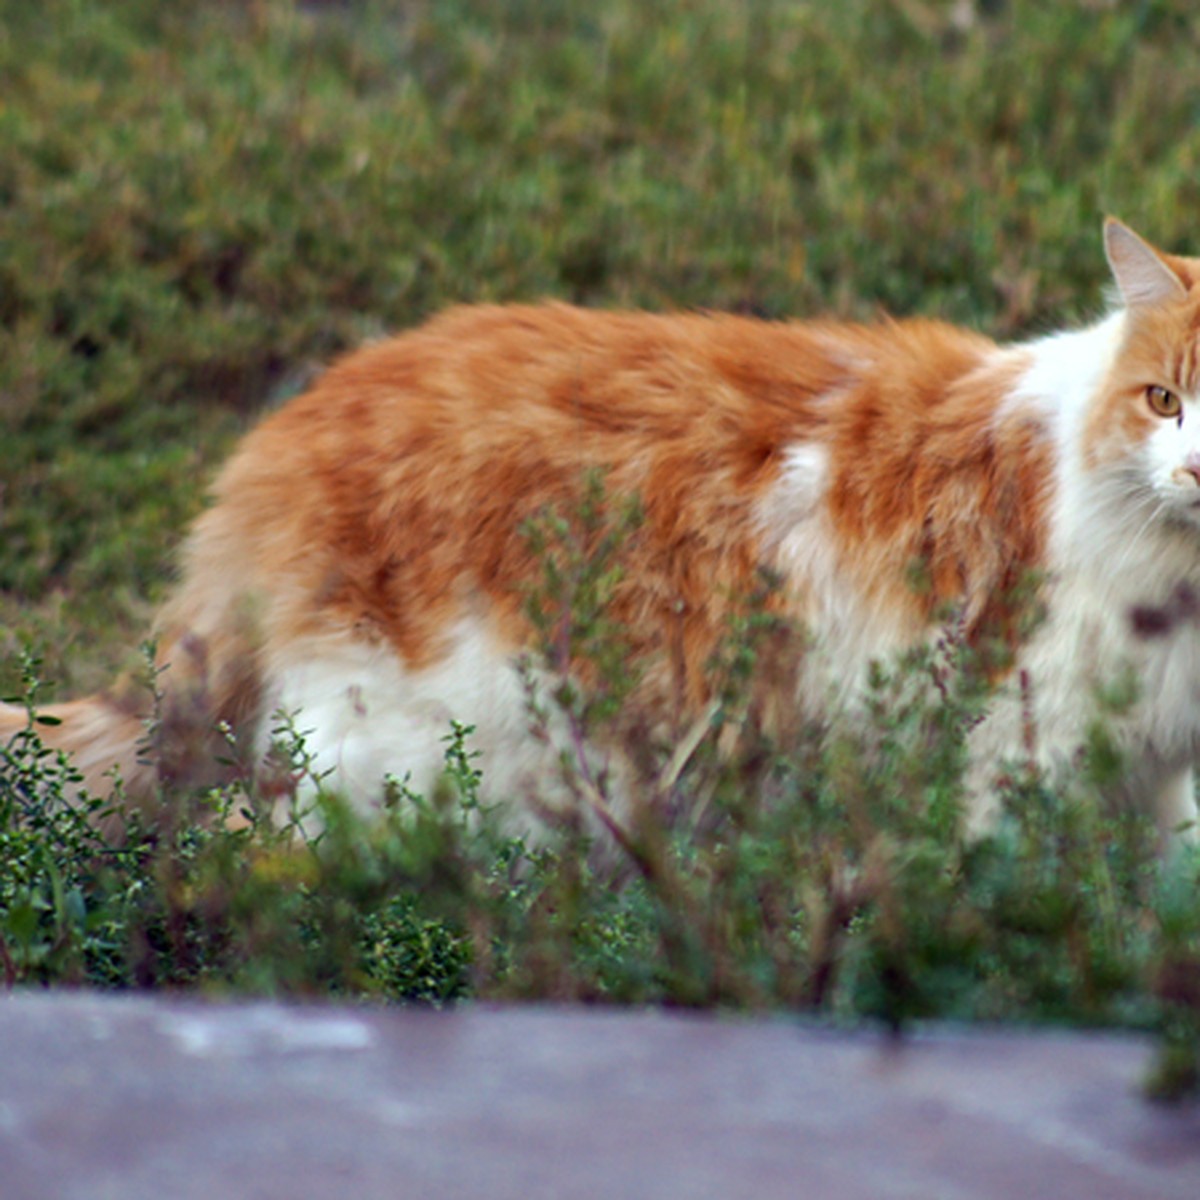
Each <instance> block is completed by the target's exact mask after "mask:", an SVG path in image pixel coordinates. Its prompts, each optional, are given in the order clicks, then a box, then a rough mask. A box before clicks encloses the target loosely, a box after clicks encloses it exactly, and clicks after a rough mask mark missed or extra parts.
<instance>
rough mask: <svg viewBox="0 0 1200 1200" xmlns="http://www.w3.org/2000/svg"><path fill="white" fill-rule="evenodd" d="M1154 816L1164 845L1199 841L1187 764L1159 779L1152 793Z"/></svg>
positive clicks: (1192, 777)
mask: <svg viewBox="0 0 1200 1200" xmlns="http://www.w3.org/2000/svg"><path fill="white" fill-rule="evenodd" d="M1153 814H1154V820H1155V822H1156V823H1157V825H1158V829H1159V834H1160V835H1161V837H1162V842H1163V845H1164V847H1167V846H1170V845H1171V844H1172V843H1173V842H1185V843H1187V844H1189V845H1190V844H1194V843H1196V842H1197V841H1200V824H1198V819H1197V809H1196V780H1195V773H1194V771H1193V769H1192V767H1191V766H1186V767H1183V768H1181V769H1179V770H1176V771H1174V772H1172V773H1171V774H1169V775H1166V776H1165V777H1164V778H1163V779H1162V780H1160V781H1159V784H1158V787H1157V788H1155V790H1154V796H1153Z"/></svg>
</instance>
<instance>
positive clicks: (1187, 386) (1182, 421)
mask: <svg viewBox="0 0 1200 1200" xmlns="http://www.w3.org/2000/svg"><path fill="white" fill-rule="evenodd" d="M1104 247H1105V251H1106V253H1107V255H1108V262H1109V266H1110V267H1111V268H1112V273H1113V277H1114V279H1115V280H1116V284H1117V289H1118V291H1119V293H1120V297H1121V300H1122V301H1123V302H1124V307H1125V323H1124V337H1123V340H1122V344H1121V346H1120V349H1119V350H1118V352H1117V356H1116V359H1115V361H1114V364H1113V367H1112V370H1111V372H1110V373H1109V375H1108V378H1107V379H1106V381H1105V384H1104V386H1103V387H1102V389H1101V392H1100V394H1099V395H1098V396H1097V397H1096V401H1095V404H1094V406H1093V408H1092V410H1091V412H1090V413H1089V415H1088V421H1087V427H1086V429H1085V438H1084V442H1085V457H1086V459H1087V460H1088V462H1089V465H1091V466H1094V467H1101V468H1103V467H1104V466H1106V465H1111V466H1124V467H1132V466H1134V465H1136V468H1137V470H1138V471H1139V473H1140V474H1142V476H1143V479H1142V482H1143V484H1145V485H1148V486H1149V488H1150V489H1151V490H1152V491H1153V492H1154V496H1155V499H1156V500H1157V501H1158V502H1159V503H1160V504H1161V505H1162V506H1163V511H1164V514H1171V515H1174V516H1177V517H1182V518H1184V519H1187V520H1189V521H1194V522H1195V523H1197V524H1200V259H1194V258H1181V257H1177V256H1175V255H1170V254H1165V253H1163V252H1162V251H1160V250H1156V249H1155V248H1154V247H1153V246H1151V245H1150V244H1149V243H1148V242H1146V241H1144V240H1143V239H1142V238H1140V237H1138V235H1137V234H1136V233H1134V232H1133V231H1132V230H1131V229H1129V228H1128V227H1127V226H1125V225H1123V224H1121V222H1120V221H1117V220H1115V219H1114V218H1112V217H1110V218H1109V219H1108V220H1107V221H1106V222H1105V225H1104Z"/></svg>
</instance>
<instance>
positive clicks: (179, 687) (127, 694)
mask: <svg viewBox="0 0 1200 1200" xmlns="http://www.w3.org/2000/svg"><path fill="white" fill-rule="evenodd" d="M256 662H257V656H256V655H255V654H254V653H253V651H252V650H251V648H250V647H248V646H247V645H246V644H245V642H244V641H243V640H242V639H240V638H237V637H229V636H219V635H218V636H210V637H208V638H202V637H199V636H197V635H195V634H194V633H187V634H184V635H183V636H180V637H172V638H169V639H166V641H165V643H164V644H163V645H162V646H160V648H159V651H158V653H157V654H156V656H155V669H154V671H153V672H152V673H151V674H152V678H150V679H141V680H135V679H134V678H132V677H127V678H123V679H122V680H121V681H120V682H119V683H118V684H117V685H115V686H114V687H112V688H110V689H108V690H106V691H103V692H98V693H96V694H95V695H92V696H86V697H83V698H82V699H79V700H69V701H66V702H64V703H61V704H50V705H46V706H40V705H39V706H38V707H37V708H36V710H35V713H34V715H33V719H32V722H31V718H30V714H29V712H28V711H27V710H26V709H25V708H23V707H19V706H15V705H12V704H0V747H4V746H13V745H15V743H14V739H15V738H17V737H19V735H21V734H22V732H23V731H30V730H31V731H32V732H34V733H36V735H37V738H38V739H39V741H40V742H41V744H42V745H43V746H45V747H47V748H48V749H49V750H51V751H63V752H64V753H65V754H66V755H67V757H68V758H69V759H70V761H71V764H72V766H73V767H74V768H75V770H76V771H77V772H78V774H79V776H80V777H81V778H80V780H79V781H77V782H75V783H73V784H71V785H70V786H69V787H68V788H67V789H66V795H67V798H68V799H73V800H74V799H78V798H79V796H80V794H81V793H86V794H87V795H89V796H96V797H100V798H102V799H108V798H109V797H110V796H111V797H114V798H116V799H117V800H118V801H120V802H121V803H123V804H126V805H130V806H135V807H138V808H141V809H143V810H145V807H146V806H147V805H148V804H150V803H151V802H153V801H155V800H156V799H157V798H158V797H160V796H161V795H163V794H164V789H166V790H167V791H168V792H169V791H170V789H171V787H172V786H173V785H186V786H189V787H190V786H200V787H204V786H212V785H213V784H215V783H219V782H223V781H224V780H225V779H227V778H228V777H229V776H230V775H231V774H232V773H234V772H236V771H238V770H242V769H246V768H245V764H244V762H241V761H240V759H241V758H242V757H243V756H242V755H241V754H240V751H239V739H241V740H242V741H244V742H245V744H246V746H247V748H249V747H250V746H251V745H252V743H253V741H254V734H255V724H256V722H257V719H258V715H259V714H258V711H257V707H258V698H259V694H260V689H259V687H258V673H257V666H256ZM118 784H119V786H118Z"/></svg>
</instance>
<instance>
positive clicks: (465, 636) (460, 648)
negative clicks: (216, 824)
mask: <svg viewBox="0 0 1200 1200" xmlns="http://www.w3.org/2000/svg"><path fill="white" fill-rule="evenodd" d="M447 644H448V646H449V647H450V649H449V651H448V652H447V653H446V654H445V655H444V656H443V657H442V658H441V659H440V660H439V661H437V662H436V663H434V664H433V665H431V666H428V667H426V668H423V669H420V670H412V669H410V668H408V667H406V666H405V665H404V663H403V662H402V661H401V659H400V658H399V656H398V655H397V654H396V653H395V651H394V650H393V649H392V648H391V646H390V645H388V644H386V643H383V642H372V641H368V640H365V639H360V638H356V637H354V636H353V635H351V634H346V635H343V636H331V637H329V638H327V639H325V640H323V641H322V642H320V643H319V644H317V645H310V646H308V647H307V648H306V649H307V656H306V657H305V658H304V659H302V660H297V659H287V660H282V661H279V662H277V663H276V664H274V666H273V668H272V669H271V670H270V672H269V675H270V680H269V692H270V695H271V700H272V707H273V710H274V711H275V712H276V713H284V714H287V715H288V717H289V718H291V720H292V723H293V726H294V728H295V729H296V730H297V731H298V732H299V733H300V734H302V735H303V740H304V749H305V751H306V753H307V754H308V755H310V756H311V758H312V765H313V773H314V774H316V775H320V776H321V777H322V780H321V781H322V784H323V786H326V787H329V788H331V789H334V790H337V791H339V792H341V793H342V794H343V795H344V796H345V798H346V799H348V800H349V801H350V802H351V803H352V804H354V806H355V807H356V808H359V809H370V808H372V807H374V806H375V805H376V804H377V803H378V801H379V799H380V797H381V796H382V794H383V789H384V783H385V781H386V780H387V779H388V778H391V779H394V780H396V781H397V782H405V781H407V783H408V785H409V786H410V787H412V788H413V790H415V791H417V792H420V793H424V794H428V793H429V791H430V789H431V788H432V787H433V786H434V785H435V783H436V782H437V780H438V778H439V776H440V775H441V773H442V771H443V768H444V765H445V751H446V749H447V740H448V739H449V737H450V736H451V730H452V722H454V721H457V722H459V723H461V724H463V725H468V726H472V727H473V732H471V733H470V734H469V735H468V737H467V749H468V751H471V752H476V753H477V754H478V758H477V759H476V760H474V762H473V765H474V766H476V767H478V768H479V769H480V770H482V771H483V773H484V780H485V782H486V783H487V785H488V788H489V791H490V792H491V793H492V794H493V795H501V794H504V793H505V792H507V793H509V794H511V793H513V792H519V791H520V790H522V789H527V788H528V787H529V786H531V785H532V784H533V783H535V782H536V781H537V780H538V778H539V776H541V775H542V774H544V773H545V772H546V771H547V770H548V769H549V766H550V764H549V761H548V759H549V755H548V753H547V751H546V749H545V747H544V746H543V745H542V744H541V743H539V742H538V741H537V739H535V738H534V737H533V736H532V735H531V733H530V717H529V715H528V703H527V698H526V695H525V690H524V687H523V685H522V681H521V677H520V674H519V673H518V671H517V669H516V666H515V663H514V659H513V650H512V648H511V647H509V646H506V645H504V644H502V643H501V642H500V641H499V640H498V639H496V638H494V637H492V636H491V635H490V634H489V632H488V631H487V629H486V628H485V627H484V625H483V623H482V622H480V621H479V620H477V619H474V618H464V619H463V620H461V621H460V622H459V623H458V624H457V625H456V626H455V628H454V630H453V632H452V634H451V636H450V637H449V638H448V641H447ZM271 725H272V726H273V727H278V725H279V721H278V720H277V719H275V720H272V721H271ZM270 734H271V730H270V729H264V730H262V731H260V738H261V739H262V740H263V743H264V744H263V746H262V747H261V748H262V749H263V750H264V751H265V749H266V746H267V744H268V743H269V738H270ZM311 782H312V781H311V780H310V781H309V785H310V786H311Z"/></svg>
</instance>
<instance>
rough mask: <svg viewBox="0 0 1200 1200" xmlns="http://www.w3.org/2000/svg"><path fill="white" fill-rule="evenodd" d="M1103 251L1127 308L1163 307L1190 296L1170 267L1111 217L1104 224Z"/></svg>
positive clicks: (1156, 253)
mask: <svg viewBox="0 0 1200 1200" xmlns="http://www.w3.org/2000/svg"><path fill="white" fill-rule="evenodd" d="M1104 252H1105V254H1106V255H1108V265H1109V266H1110V267H1111V268H1112V273H1113V278H1115V279H1116V281H1117V287H1118V288H1119V289H1120V292H1121V298H1122V299H1123V300H1124V301H1125V303H1126V305H1128V307H1130V308H1135V307H1137V306H1138V305H1143V304H1161V303H1162V302H1163V301H1165V300H1179V299H1182V298H1183V297H1184V296H1186V295H1187V284H1186V283H1184V281H1183V280H1182V279H1180V278H1179V276H1178V275H1176V274H1175V272H1174V271H1173V270H1172V269H1171V266H1170V264H1169V263H1168V262H1167V261H1166V260H1165V259H1164V258H1163V257H1162V256H1161V255H1160V254H1159V252H1158V251H1157V250H1155V249H1154V247H1153V246H1151V245H1150V243H1149V242H1145V241H1143V240H1142V239H1141V238H1140V237H1138V235H1137V234H1136V233H1134V232H1133V230H1132V229H1130V228H1129V226H1128V225H1123V224H1122V223H1121V222H1120V221H1118V220H1117V219H1116V217H1108V218H1107V219H1106V220H1105V222H1104Z"/></svg>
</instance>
